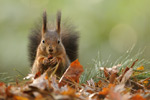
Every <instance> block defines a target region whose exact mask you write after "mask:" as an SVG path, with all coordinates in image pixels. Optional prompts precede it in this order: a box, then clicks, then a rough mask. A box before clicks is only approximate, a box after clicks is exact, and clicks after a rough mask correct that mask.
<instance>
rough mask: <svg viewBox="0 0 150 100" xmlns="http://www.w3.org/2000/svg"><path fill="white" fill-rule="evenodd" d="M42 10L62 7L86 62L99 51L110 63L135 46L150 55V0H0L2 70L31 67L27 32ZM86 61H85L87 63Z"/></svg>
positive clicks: (50, 11)
mask: <svg viewBox="0 0 150 100" xmlns="http://www.w3.org/2000/svg"><path fill="white" fill-rule="evenodd" d="M45 9H46V11H47V13H48V15H49V16H50V15H55V14H56V12H57V10H61V11H62V17H63V18H66V17H69V18H71V21H72V22H73V24H75V25H76V26H77V29H78V30H79V31H80V37H81V38H80V41H79V42H80V43H79V44H80V47H79V59H80V62H81V64H82V65H83V66H88V63H90V61H91V60H92V59H95V58H96V56H97V55H98V52H99V53H100V54H99V56H100V58H101V59H103V60H104V61H105V60H107V58H109V57H110V55H111V57H110V59H109V60H110V62H114V61H115V60H116V59H118V58H119V57H120V56H122V55H123V54H124V53H125V52H126V51H127V50H128V49H129V48H131V47H132V46H133V45H135V47H134V51H133V54H131V55H134V54H136V52H138V50H139V49H141V50H142V49H144V48H145V50H144V53H143V54H142V55H141V56H142V58H144V59H147V60H149V57H150V53H149V52H150V45H149V44H150V0H0V73H1V72H7V73H8V75H15V74H18V73H17V72H16V71H15V70H14V69H17V70H18V71H20V72H21V73H22V74H24V75H27V73H29V72H30V66H29V61H28V51H27V44H28V35H29V33H30V29H31V28H32V27H33V25H34V23H35V22H37V21H38V20H39V19H40V17H41V15H42V12H43V11H44V10H45ZM87 62H88V63H87Z"/></svg>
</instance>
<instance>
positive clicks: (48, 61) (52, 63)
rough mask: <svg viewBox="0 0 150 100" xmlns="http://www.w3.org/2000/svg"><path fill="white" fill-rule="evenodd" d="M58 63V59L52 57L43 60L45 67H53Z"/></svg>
mask: <svg viewBox="0 0 150 100" xmlns="http://www.w3.org/2000/svg"><path fill="white" fill-rule="evenodd" d="M57 63H58V59H57V58H56V57H52V58H51V59H49V58H47V57H45V58H44V59H43V64H44V65H45V66H51V67H54V66H55V65H56V64H57Z"/></svg>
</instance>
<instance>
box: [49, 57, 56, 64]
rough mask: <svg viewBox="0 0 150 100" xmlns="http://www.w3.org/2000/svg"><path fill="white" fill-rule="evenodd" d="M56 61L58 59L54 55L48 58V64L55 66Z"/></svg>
mask: <svg viewBox="0 0 150 100" xmlns="http://www.w3.org/2000/svg"><path fill="white" fill-rule="evenodd" d="M57 63H58V59H57V58H56V57H54V58H53V59H51V60H50V65H51V66H55V65H56V64H57Z"/></svg>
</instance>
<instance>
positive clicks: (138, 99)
mask: <svg viewBox="0 0 150 100" xmlns="http://www.w3.org/2000/svg"><path fill="white" fill-rule="evenodd" d="M131 100H146V99H145V98H143V97H142V96H140V95H139V94H137V95H134V96H133V97H132V98H131Z"/></svg>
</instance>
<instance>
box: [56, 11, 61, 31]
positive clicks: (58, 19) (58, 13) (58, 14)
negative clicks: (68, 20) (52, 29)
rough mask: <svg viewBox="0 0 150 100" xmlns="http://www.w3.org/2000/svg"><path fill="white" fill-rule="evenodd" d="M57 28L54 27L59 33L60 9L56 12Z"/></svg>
mask: <svg viewBox="0 0 150 100" xmlns="http://www.w3.org/2000/svg"><path fill="white" fill-rule="evenodd" d="M56 20H57V28H56V31H57V32H58V34H60V30H61V28H60V24H61V12H60V11H58V12H57V19H56Z"/></svg>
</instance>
